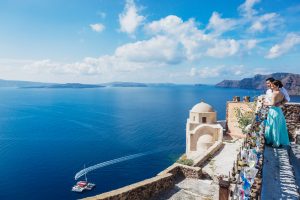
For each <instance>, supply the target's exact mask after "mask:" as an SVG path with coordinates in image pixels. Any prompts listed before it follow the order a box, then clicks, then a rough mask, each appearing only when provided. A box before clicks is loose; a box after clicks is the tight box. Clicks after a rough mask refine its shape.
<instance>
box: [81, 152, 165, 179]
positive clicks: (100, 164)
mask: <svg viewBox="0 0 300 200" xmlns="http://www.w3.org/2000/svg"><path fill="white" fill-rule="evenodd" d="M166 150H169V149H160V150H155V151H146V152H144V153H137V154H132V155H129V156H124V157H121V158H116V159H113V160H109V161H105V162H102V163H99V164H96V165H93V166H90V167H87V168H85V169H83V170H81V171H79V172H77V173H76V174H75V180H77V179H79V178H80V177H82V176H83V175H85V174H87V173H89V172H91V171H94V170H96V169H99V168H102V167H105V166H108V165H112V164H116V163H120V162H124V161H127V160H131V159H134V158H138V157H142V156H146V155H150V154H154V153H158V152H162V151H166Z"/></svg>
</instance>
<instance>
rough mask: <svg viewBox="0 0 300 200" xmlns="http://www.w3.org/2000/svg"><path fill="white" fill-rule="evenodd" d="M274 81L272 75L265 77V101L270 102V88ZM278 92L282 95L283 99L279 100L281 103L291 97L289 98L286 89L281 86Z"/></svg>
mask: <svg viewBox="0 0 300 200" xmlns="http://www.w3.org/2000/svg"><path fill="white" fill-rule="evenodd" d="M274 81H275V79H274V78H273V77H270V78H267V79H266V86H267V88H268V89H267V92H266V97H265V101H266V102H270V101H271V99H272V93H273V91H272V89H271V84H272V83H273V82H274ZM280 92H281V93H282V94H283V95H284V101H283V102H281V103H282V104H285V103H286V102H289V101H290V100H291V99H290V96H289V94H288V92H287V90H286V89H285V88H284V87H282V88H280Z"/></svg>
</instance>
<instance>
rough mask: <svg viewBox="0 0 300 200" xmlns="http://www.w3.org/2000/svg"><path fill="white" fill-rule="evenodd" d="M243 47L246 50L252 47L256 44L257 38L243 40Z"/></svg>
mask: <svg viewBox="0 0 300 200" xmlns="http://www.w3.org/2000/svg"><path fill="white" fill-rule="evenodd" d="M244 44H245V47H246V49H247V50H250V49H253V48H255V47H256V45H257V44H258V40H256V39H250V40H247V41H245V42H244Z"/></svg>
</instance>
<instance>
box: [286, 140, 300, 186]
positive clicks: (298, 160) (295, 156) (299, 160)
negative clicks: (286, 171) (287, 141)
mask: <svg viewBox="0 0 300 200" xmlns="http://www.w3.org/2000/svg"><path fill="white" fill-rule="evenodd" d="M289 154H290V162H291V164H292V166H293V168H294V172H295V177H296V183H297V185H298V187H300V145H299V144H292V145H291V149H290V150H289ZM299 192H300V191H299Z"/></svg>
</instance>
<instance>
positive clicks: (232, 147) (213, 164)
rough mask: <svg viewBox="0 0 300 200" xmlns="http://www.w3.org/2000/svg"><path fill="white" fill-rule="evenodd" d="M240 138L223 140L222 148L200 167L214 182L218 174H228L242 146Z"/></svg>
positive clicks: (216, 180)
mask: <svg viewBox="0 0 300 200" xmlns="http://www.w3.org/2000/svg"><path fill="white" fill-rule="evenodd" d="M242 142H243V141H242V140H232V141H224V142H223V144H224V146H223V148H222V149H221V151H219V152H218V153H217V154H216V155H214V157H213V158H212V159H211V160H209V161H208V163H206V164H205V166H203V167H202V173H203V174H204V175H208V176H209V177H210V178H211V179H213V180H214V181H215V182H218V179H217V177H218V176H228V175H229V172H231V171H232V168H233V163H234V162H236V157H237V154H238V153H239V150H240V147H241V146H242Z"/></svg>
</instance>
